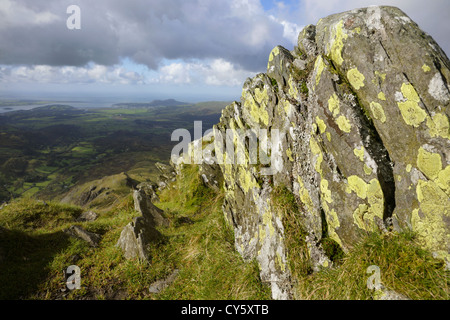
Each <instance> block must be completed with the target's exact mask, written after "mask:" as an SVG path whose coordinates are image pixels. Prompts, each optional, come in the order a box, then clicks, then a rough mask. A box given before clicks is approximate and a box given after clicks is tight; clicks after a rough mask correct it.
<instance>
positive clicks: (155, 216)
mask: <svg viewBox="0 0 450 320" xmlns="http://www.w3.org/2000/svg"><path fill="white" fill-rule="evenodd" d="M133 199H134V207H135V210H136V211H138V212H139V213H141V216H139V217H136V218H134V219H133V221H132V222H130V223H129V224H128V225H126V226H125V228H124V229H123V230H122V232H121V234H120V238H119V240H118V242H117V244H116V246H118V247H120V248H121V249H122V250H123V252H124V256H125V258H126V259H134V258H138V259H143V260H149V259H150V255H149V250H148V246H149V245H150V244H151V243H153V242H157V241H159V240H160V239H161V238H162V234H161V233H160V232H159V231H158V230H157V228H156V227H167V226H169V220H168V219H167V218H165V217H164V212H163V211H162V210H161V209H159V208H157V207H156V206H155V205H154V204H153V203H152V202H151V199H150V197H149V196H148V195H147V194H146V193H145V191H144V189H142V188H139V189H137V190H134V191H133Z"/></svg>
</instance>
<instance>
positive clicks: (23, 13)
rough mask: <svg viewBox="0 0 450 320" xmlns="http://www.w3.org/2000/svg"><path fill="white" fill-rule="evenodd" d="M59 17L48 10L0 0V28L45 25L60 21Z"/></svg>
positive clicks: (8, 0) (10, 0)
mask: <svg viewBox="0 0 450 320" xmlns="http://www.w3.org/2000/svg"><path fill="white" fill-rule="evenodd" d="M60 20H61V17H60V16H57V15H56V14H54V13H52V12H50V11H35V10H32V9H30V8H28V7H27V6H25V5H23V4H21V3H19V2H16V1H12V0H0V28H4V27H13V26H19V25H20V26H23V25H34V26H38V25H45V24H50V23H53V22H56V21H60Z"/></svg>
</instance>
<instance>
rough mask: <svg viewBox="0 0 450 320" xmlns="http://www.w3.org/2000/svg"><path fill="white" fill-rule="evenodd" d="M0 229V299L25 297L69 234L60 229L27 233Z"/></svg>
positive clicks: (33, 291)
mask: <svg viewBox="0 0 450 320" xmlns="http://www.w3.org/2000/svg"><path fill="white" fill-rule="evenodd" d="M0 231H1V232H0V250H1V252H0V299H1V300H19V299H29V298H30V296H31V295H33V294H37V293H38V292H37V291H38V290H39V284H40V283H41V282H42V281H44V280H45V279H46V277H47V276H48V272H49V269H48V266H49V263H50V262H51V261H52V260H53V257H54V255H55V254H56V253H58V252H60V251H61V249H63V248H65V247H67V246H68V245H69V240H68V238H69V236H68V235H66V234H64V233H63V232H56V233H49V234H42V235H29V234H27V233H25V232H21V231H15V230H6V229H3V228H2V230H0ZM61 282H62V283H63V282H64V279H63V275H62V270H61Z"/></svg>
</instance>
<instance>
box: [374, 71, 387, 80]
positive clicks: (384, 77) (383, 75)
mask: <svg viewBox="0 0 450 320" xmlns="http://www.w3.org/2000/svg"><path fill="white" fill-rule="evenodd" d="M375 75H376V76H377V77H379V78H380V79H381V82H384V80H386V73H381V72H379V71H375Z"/></svg>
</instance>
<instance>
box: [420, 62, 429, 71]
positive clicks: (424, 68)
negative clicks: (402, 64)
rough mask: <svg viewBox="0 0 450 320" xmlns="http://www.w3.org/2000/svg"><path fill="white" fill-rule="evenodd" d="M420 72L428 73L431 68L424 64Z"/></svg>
mask: <svg viewBox="0 0 450 320" xmlns="http://www.w3.org/2000/svg"><path fill="white" fill-rule="evenodd" d="M422 70H423V72H430V71H431V68H430V67H429V66H427V65H426V64H425V63H424V64H423V66H422Z"/></svg>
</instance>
